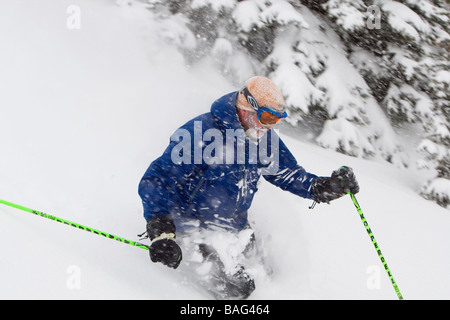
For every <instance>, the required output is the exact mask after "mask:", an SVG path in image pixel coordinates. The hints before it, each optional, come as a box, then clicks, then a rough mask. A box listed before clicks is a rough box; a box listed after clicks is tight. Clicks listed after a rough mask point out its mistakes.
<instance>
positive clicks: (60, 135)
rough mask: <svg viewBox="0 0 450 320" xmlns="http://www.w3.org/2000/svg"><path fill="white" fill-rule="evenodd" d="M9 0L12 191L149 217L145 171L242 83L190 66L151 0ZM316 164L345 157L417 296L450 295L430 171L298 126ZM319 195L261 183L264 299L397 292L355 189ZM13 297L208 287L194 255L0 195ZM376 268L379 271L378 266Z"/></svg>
mask: <svg viewBox="0 0 450 320" xmlns="http://www.w3.org/2000/svg"><path fill="white" fill-rule="evenodd" d="M72 2H73V1H66V0H52V1H50V0H46V1H39V2H35V1H31V0H30V1H25V0H16V1H9V2H6V1H4V2H2V3H0V15H1V18H0V39H2V41H0V69H1V73H0V88H1V94H0V110H1V118H0V145H1V146H2V151H1V157H0V199H4V200H8V201H11V202H16V203H19V204H21V205H24V206H28V207H31V208H34V209H37V210H40V211H43V212H46V213H49V214H53V215H55V216H59V217H61V218H65V219H68V220H72V221H76V222H78V223H81V224H84V225H87V226H91V227H93V228H97V229H100V230H104V231H106V232H110V233H112V234H116V235H119V236H123V237H126V238H129V239H137V237H136V234H137V233H141V232H143V231H144V228H145V221H144V219H143V217H142V209H141V203H140V199H139V197H138V195H137V184H138V182H139V179H140V177H141V175H142V174H143V172H144V171H145V169H146V168H147V166H148V164H149V163H150V162H151V161H152V160H153V159H154V158H155V157H157V156H158V155H159V154H160V153H161V152H162V151H163V149H164V148H165V146H166V144H167V142H168V140H169V136H170V134H171V133H172V132H173V130H175V129H176V128H177V127H178V126H179V125H181V124H183V123H184V122H185V121H186V120H189V119H190V118H191V117H193V116H195V115H197V114H199V113H203V112H206V111H208V109H209V106H210V104H211V102H212V101H214V99H216V98H217V97H219V96H221V95H222V94H225V93H228V92H230V91H232V90H234V89H235V88H233V87H232V86H231V85H230V84H229V83H227V82H226V81H225V80H224V79H223V78H221V77H220V76H218V75H217V74H216V73H215V72H214V69H212V68H209V67H208V66H196V67H191V68H186V67H185V65H184V63H183V60H182V58H181V56H180V55H179V54H178V53H177V52H176V51H174V50H173V49H172V48H171V47H170V46H166V45H164V44H163V43H161V42H160V41H159V39H158V37H157V35H158V30H160V29H159V28H161V26H160V25H158V24H157V23H155V22H153V21H152V20H151V19H149V16H148V15H146V14H144V13H143V11H142V10H134V9H133V8H128V9H124V8H118V7H117V6H115V5H114V4H113V3H112V2H111V1H106V0H97V1H90V0H78V1H76V2H77V5H78V7H79V9H80V27H81V29H74V30H71V29H68V28H67V26H66V22H67V19H68V18H69V17H70V16H71V12H72V11H69V13H68V12H67V9H68V7H69V6H70V5H73V3H72ZM283 132H284V131H283V130H282V131H281V135H282V137H283V138H284V140H285V142H286V143H287V145H288V146H289V147H290V149H291V151H292V152H293V154H294V155H295V156H296V157H297V159H298V160H299V162H300V163H301V164H302V165H303V166H304V167H305V168H306V169H307V170H309V171H311V172H313V173H316V174H319V175H329V174H330V173H331V171H332V170H334V169H336V168H337V167H339V166H341V165H343V164H346V165H349V166H352V167H353V168H354V170H355V172H356V175H357V178H358V180H359V182H360V186H361V192H360V193H359V194H358V195H357V198H358V200H359V202H360V204H361V206H362V209H363V211H364V214H365V215H366V218H367V220H368V222H369V224H370V226H371V228H372V231H373V232H374V235H375V237H376V239H377V241H378V243H379V245H380V247H381V250H382V252H383V253H384V255H385V258H386V259H387V262H388V264H389V266H390V268H391V271H392V272H393V274H394V277H395V279H396V281H397V283H398V285H399V287H400V290H401V291H402V293H403V295H404V297H405V298H406V299H449V298H450V275H449V273H448V269H449V266H450V257H449V256H448V252H450V235H449V233H448V226H449V225H450V216H449V214H448V210H445V209H443V208H441V207H439V206H438V205H436V204H434V203H432V202H428V201H426V200H424V199H422V198H421V197H420V196H418V195H417V193H416V190H417V188H419V186H420V185H421V183H422V179H424V177H423V176H422V173H418V172H413V171H411V170H399V169H396V168H394V167H392V166H390V165H388V164H386V163H379V162H374V161H368V160H362V159H356V158H351V157H348V156H344V155H342V154H338V153H334V152H331V151H327V150H324V149H321V148H319V147H316V146H312V145H309V144H306V143H304V142H301V141H298V140H295V139H294V138H292V137H289V136H286V135H285V134H283ZM310 204H311V203H310V201H306V200H305V199H301V198H298V197H296V196H293V195H291V194H288V193H286V192H283V191H281V190H279V189H277V188H275V187H273V186H272V185H270V184H268V183H265V182H264V181H263V183H262V184H261V187H260V191H259V192H258V194H257V195H256V196H255V201H254V205H253V207H252V209H251V211H250V219H251V222H252V224H253V226H254V228H255V230H256V233H257V237H258V239H259V241H260V242H261V243H262V245H263V246H264V248H265V250H266V253H267V260H268V262H269V263H270V264H271V267H272V268H273V271H274V272H273V276H272V279H270V280H268V279H264V281H261V282H257V284H256V285H257V289H256V291H255V292H254V294H253V295H252V296H251V298H252V299H395V298H396V296H395V292H394V290H393V289H392V287H391V285H390V283H389V280H388V278H387V276H386V275H385V274H384V270H383V269H382V266H381V263H380V262H379V259H378V256H377V254H376V252H375V250H374V248H373V246H372V244H371V242H370V240H369V238H368V236H367V233H366V231H365V229H364V227H363V225H362V223H361V221H360V219H359V217H358V214H357V213H356V210H355V208H354V206H353V204H352V202H351V200H350V199H349V198H348V197H345V198H343V199H339V200H336V201H334V202H333V203H332V204H331V205H322V204H321V205H318V206H316V208H315V209H314V210H309V209H308V206H309V205H310ZM0 242H1V246H0V256H1V259H0V271H1V272H0V298H1V299H17V298H19V299H208V298H209V297H208V296H205V295H204V294H203V293H200V292H197V291H195V290H193V289H192V288H190V287H189V286H187V285H186V284H185V281H183V279H182V268H181V267H180V269H177V270H175V271H174V270H171V269H168V268H166V267H164V266H163V265H160V264H153V263H151V262H150V260H149V257H148V253H147V252H146V251H144V250H141V249H139V248H133V247H131V246H128V245H125V244H121V243H119V242H115V241H111V240H109V239H106V238H103V237H99V236H96V235H94V234H90V233H86V232H84V231H81V230H77V229H75V228H70V227H67V226H64V225H61V224H57V223H55V222H52V221H49V220H46V219H43V218H40V217H37V216H34V215H31V214H28V213H25V212H22V211H18V210H15V209H12V208H9V207H5V206H1V207H0ZM378 280H379V281H378Z"/></svg>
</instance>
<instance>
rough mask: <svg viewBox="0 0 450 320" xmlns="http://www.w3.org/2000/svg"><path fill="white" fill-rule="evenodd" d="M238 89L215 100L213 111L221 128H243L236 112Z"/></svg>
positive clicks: (215, 119)
mask: <svg viewBox="0 0 450 320" xmlns="http://www.w3.org/2000/svg"><path fill="white" fill-rule="evenodd" d="M237 94H238V91H235V92H231V93H228V94H226V95H224V96H223V97H221V98H219V99H217V100H216V101H214V103H213V104H212V106H211V113H212V115H213V116H214V121H216V122H217V123H218V124H219V126H220V127H221V129H223V130H226V129H235V130H236V129H242V125H241V122H240V121H239V117H238V115H237V112H236V98H237Z"/></svg>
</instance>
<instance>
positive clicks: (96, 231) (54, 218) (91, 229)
mask: <svg viewBox="0 0 450 320" xmlns="http://www.w3.org/2000/svg"><path fill="white" fill-rule="evenodd" d="M0 203H1V204H4V205H7V206H10V207H13V208H16V209H19V210H22V211H26V212H29V213H32V214H35V215H37V216H41V217H44V218H47V219H50V220H53V221H56V222H60V223H63V224H66V225H68V226H71V227H74V228H78V229H81V230H84V231H87V232H91V233H94V234H97V235H100V236H103V237H106V238H108V239H113V240H117V241H119V242H123V243H126V244H129V245H131V246H134V247H138V248H141V249H145V250H150V246H148V245H145V244H143V243H139V242H136V241H132V240H128V239H125V238H122V237H118V236H115V235H112V234H110V233H107V232H103V231H100V230H96V229H94V228H89V227H86V226H83V225H81V224H79V223H76V222H72V221H69V220H65V219H61V218H58V217H55V216H52V215H49V214H46V213H44V212H40V211H37V210H33V209H30V208H27V207H24V206H21V205H18V204H15V203H12V202H8V201H5V200H0Z"/></svg>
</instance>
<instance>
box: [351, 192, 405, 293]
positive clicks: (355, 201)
mask: <svg viewBox="0 0 450 320" xmlns="http://www.w3.org/2000/svg"><path fill="white" fill-rule="evenodd" d="M348 194H349V195H350V197H351V198H352V201H353V204H354V205H355V207H356V210H358V213H359V217H360V218H361V220H362V222H363V224H364V227H365V228H366V231H367V233H368V234H369V237H370V240H372V243H373V245H374V247H375V249H376V250H377V253H378V257H380V260H381V263H382V264H383V267H384V269H385V270H386V273H387V275H388V276H389V279H390V280H391V283H392V286H393V287H394V290H395V293H397V297H398V299H399V300H403V296H402V294H401V293H400V289H399V288H398V286H397V283H395V280H394V276H393V275H392V272H391V270H390V269H389V267H388V265H387V262H386V259H385V258H384V256H383V254H382V253H381V250H380V247H379V246H378V243H377V241H376V240H375V237H374V235H373V233H372V230H371V229H370V227H369V223H368V222H367V220H366V218H365V217H364V214H363V212H362V210H361V207H360V206H359V203H358V201H357V200H356V197H355V195H354V194H353V193H351V192H350V191H349V192H348Z"/></svg>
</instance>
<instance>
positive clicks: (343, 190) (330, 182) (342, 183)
mask: <svg viewBox="0 0 450 320" xmlns="http://www.w3.org/2000/svg"><path fill="white" fill-rule="evenodd" d="M311 190H312V195H313V199H314V200H315V201H317V202H319V203H320V202H327V203H328V202H330V201H331V200H335V199H337V198H340V197H342V196H343V195H346V194H347V193H348V192H351V193H353V194H356V193H358V192H359V185H358V182H357V181H356V177H355V174H354V173H353V170H352V168H349V167H345V166H344V167H340V168H339V169H338V170H335V171H333V173H332V174H331V177H317V178H316V179H315V180H314V181H313V182H312V184H311Z"/></svg>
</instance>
